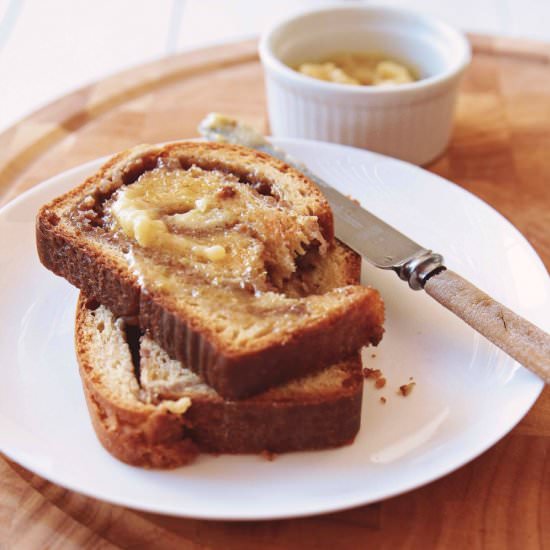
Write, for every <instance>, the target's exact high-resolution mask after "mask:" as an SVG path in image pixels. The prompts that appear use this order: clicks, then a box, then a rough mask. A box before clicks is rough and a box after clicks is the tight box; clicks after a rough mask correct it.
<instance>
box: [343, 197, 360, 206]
mask: <svg viewBox="0 0 550 550" xmlns="http://www.w3.org/2000/svg"><path fill="white" fill-rule="evenodd" d="M346 196H347V198H348V199H349V200H350V201H351V202H354V203H355V204H356V205H357V206H361V203H360V202H359V201H358V200H357V199H356V198H355V197H352V196H351V195H346Z"/></svg>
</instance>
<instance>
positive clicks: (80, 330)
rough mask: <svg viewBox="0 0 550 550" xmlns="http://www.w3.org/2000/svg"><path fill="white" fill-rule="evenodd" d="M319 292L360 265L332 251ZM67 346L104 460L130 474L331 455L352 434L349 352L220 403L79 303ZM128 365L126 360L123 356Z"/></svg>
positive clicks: (128, 331)
mask: <svg viewBox="0 0 550 550" xmlns="http://www.w3.org/2000/svg"><path fill="white" fill-rule="evenodd" d="M332 260H333V261H332V263H331V265H330V269H328V268H327V269H326V270H325V271H324V272H323V273H322V274H320V273H315V272H310V274H311V276H315V281H312V282H311V283H310V284H314V285H320V286H321V287H323V288H326V287H327V286H329V284H332V285H335V284H338V283H342V284H343V283H353V282H356V281H358V279H359V270H360V260H359V258H358V257H357V255H355V254H354V253H353V252H351V251H350V250H348V249H346V248H345V247H344V246H342V245H339V244H338V245H337V246H336V247H335V251H334V252H333V253H332ZM75 342H76V350H77V357H78V362H79V365H80V374H81V377H82V382H83V386H84V390H85V395H86V400H87V403H88V408H89V411H90V415H91V418H92V423H93V425H94V428H95V431H96V433H97V435H98V437H99V439H100V441H101V443H102V444H103V446H104V447H105V448H106V449H107V450H108V451H109V452H111V453H112V454H113V455H114V456H116V457H117V458H119V459H120V460H123V461H124V462H127V463H129V464H134V465H138V466H146V467H158V468H167V467H175V466H179V465H182V464H186V463H188V462H190V461H191V460H193V458H194V457H195V456H196V454H197V453H198V452H201V451H203V452H214V453H259V452H262V451H269V452H276V453H280V452H287V451H299V450H310V449H324V448H329V447H336V446H340V445H343V444H346V443H349V442H351V441H352V440H353V438H354V437H355V435H356V434H357V431H358V430H359V426H360V417H361V400H362V387H363V376H362V372H361V360H360V357H359V354H358V353H356V354H355V355H353V356H352V357H350V358H348V359H347V360H345V361H340V362H337V363H336V364H333V365H331V366H330V367H328V368H326V369H324V370H322V371H321V372H318V373H315V374H310V375H308V376H306V377H303V378H301V379H299V380H295V381H292V382H288V383H286V384H285V385H283V386H279V387H277V388H272V389H270V390H268V391H266V392H264V393H262V394H260V395H256V396H254V397H250V398H248V399H243V400H239V401H231V400H226V399H224V398H223V397H221V396H220V395H219V394H218V393H217V392H216V391H215V390H214V389H212V388H211V387H209V386H208V385H206V384H205V383H204V382H203V381H202V380H201V379H200V378H199V377H198V376H197V375H196V374H195V373H193V372H192V371H191V370H189V369H187V368H185V367H184V366H183V365H182V363H180V362H179V361H176V360H173V359H170V358H169V356H168V355H167V354H166V352H165V351H164V350H163V349H162V348H161V347H160V346H159V345H158V344H157V343H156V342H154V341H153V340H152V339H151V337H150V336H149V335H147V334H145V335H142V336H141V337H140V336H139V334H136V329H135V328H133V327H129V326H127V325H126V323H125V322H124V320H122V319H120V318H119V319H117V318H116V317H115V316H114V315H113V314H112V313H111V312H110V311H109V310H108V309H107V308H105V307H104V306H99V307H98V306H97V304H96V305H95V306H94V305H93V304H90V301H87V300H86V298H85V297H84V295H83V294H81V295H80V298H79V302H78V307H77V316H76V331H75ZM132 356H133V357H132Z"/></svg>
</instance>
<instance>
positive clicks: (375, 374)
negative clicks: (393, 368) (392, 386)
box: [363, 367, 382, 380]
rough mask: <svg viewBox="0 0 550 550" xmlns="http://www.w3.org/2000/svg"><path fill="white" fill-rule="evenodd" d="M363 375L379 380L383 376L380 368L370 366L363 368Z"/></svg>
mask: <svg viewBox="0 0 550 550" xmlns="http://www.w3.org/2000/svg"><path fill="white" fill-rule="evenodd" d="M363 376H364V377H365V378H374V379H375V380H377V379H378V378H381V377H382V371H381V370H380V369H369V368H368V367H365V368H364V369H363Z"/></svg>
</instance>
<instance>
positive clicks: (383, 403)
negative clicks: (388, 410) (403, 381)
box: [380, 396, 387, 405]
mask: <svg viewBox="0 0 550 550" xmlns="http://www.w3.org/2000/svg"><path fill="white" fill-rule="evenodd" d="M386 401H387V399H386V398H385V397H384V396H382V397H381V398H380V403H382V405H385V404H386Z"/></svg>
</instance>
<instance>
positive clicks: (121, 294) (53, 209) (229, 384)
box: [36, 142, 384, 399]
mask: <svg viewBox="0 0 550 550" xmlns="http://www.w3.org/2000/svg"><path fill="white" fill-rule="evenodd" d="M170 156H174V157H177V158H179V159H180V161H182V162H184V163H187V164H189V165H191V164H195V165H197V166H200V167H205V168H208V169H214V168H215V169H221V170H226V171H231V172H232V173H237V174H239V175H241V176H243V177H245V178H248V179H249V180H251V181H252V180H253V178H256V179H258V176H257V175H254V174H253V173H252V172H251V171H250V169H249V168H250V166H251V165H253V166H258V165H262V166H265V167H269V169H270V170H274V171H276V172H277V173H278V174H280V176H281V177H283V176H284V177H286V178H292V180H293V181H295V182H296V185H302V186H304V187H305V188H306V189H307V190H308V193H311V194H312V196H313V202H314V203H315V205H316V208H315V212H314V213H315V215H317V217H318V219H319V224H320V227H321V231H322V234H323V236H324V237H325V238H326V239H327V240H328V241H329V242H330V241H332V239H333V220H332V214H331V211H330V208H329V206H328V203H327V202H326V200H325V199H324V197H323V196H322V194H321V193H320V191H319V190H318V189H317V188H316V187H315V186H314V184H313V183H312V182H310V181H309V180H308V179H307V178H305V176H303V175H302V174H300V173H299V172H297V171H296V170H294V169H293V168H291V167H290V166H287V165H286V164H284V163H282V162H281V161H279V160H276V159H274V158H272V157H270V156H268V155H265V154H263V153H259V152H257V151H252V150H249V149H246V148H242V147H239V146H233V145H221V144H212V143H192V142H184V143H173V144H169V145H166V146H163V147H148V148H141V149H137V150H130V151H127V152H124V153H121V154H119V155H117V156H115V157H114V158H113V159H111V160H110V161H108V162H107V163H106V164H105V165H104V166H103V167H102V168H101V170H100V171H99V172H98V173H97V174H95V175H94V176H92V177H91V178H89V179H88V180H87V181H86V182H84V183H83V184H82V185H81V186H79V187H77V188H76V189H74V190H72V191H71V192H69V193H67V194H66V195H64V196H62V197H59V198H57V199H55V200H54V201H52V202H51V203H50V204H48V205H46V206H44V207H43V208H42V209H41V210H40V212H39V214H38V217H37V226H36V242H37V249H38V254H39V257H40V260H41V261H42V263H43V264H44V265H45V266H46V267H47V268H49V269H50V270H52V271H53V272H54V273H56V274H58V275H60V276H63V277H65V278H66V279H67V280H68V281H69V282H71V283H72V284H73V285H75V286H77V287H78V288H79V289H81V290H82V291H83V292H84V293H85V294H86V295H87V296H89V297H90V298H93V299H95V300H97V301H98V302H99V303H101V304H103V305H105V306H106V307H108V308H109V309H110V310H111V311H112V312H113V313H114V314H115V315H116V316H119V317H125V318H128V319H131V318H133V319H135V320H136V321H137V322H138V323H139V325H140V327H141V328H142V329H143V330H147V331H149V332H150V333H151V334H152V336H153V338H155V340H157V341H158V342H159V344H160V345H161V346H162V347H164V349H166V351H167V352H168V353H169V354H170V355H171V356H172V357H174V358H176V359H178V360H181V361H183V362H184V363H185V364H186V365H189V367H190V368H191V369H192V370H194V371H195V372H197V373H199V374H200V375H201V376H202V377H203V378H204V379H205V381H206V382H207V383H208V384H209V385H211V386H212V387H214V388H215V389H216V390H217V391H218V393H220V394H221V395H223V396H224V397H226V398H229V399H242V398H246V397H249V396H251V395H254V394H257V393H259V392H261V391H264V390H266V389H268V388H270V387H273V386H274V385H277V384H280V383H283V382H286V381H288V380H292V379H295V378H299V377H301V376H303V375H305V374H308V373H311V372H314V371H315V370H318V369H321V368H324V367H326V366H327V365H329V364H331V363H333V362H334V361H337V360H339V359H340V358H342V357H347V356H350V355H351V354H353V353H355V352H356V351H357V349H359V348H360V347H361V346H362V345H365V344H368V343H371V344H374V345H376V344H377V343H378V342H379V340H380V339H381V337H382V333H383V329H382V323H383V317H384V311H383V304H382V301H381V299H380V296H379V294H378V292H377V291H375V290H374V289H370V288H364V287H357V286H355V287H353V286H350V287H348V288H346V289H343V290H342V292H343V296H347V298H346V299H347V300H348V302H347V306H345V307H344V306H343V307H341V308H340V309H339V310H337V311H334V312H333V313H332V314H331V316H327V317H326V318H324V319H320V320H318V321H316V322H315V323H312V324H310V326H308V327H307V328H306V329H302V330H298V331H295V332H294V333H293V334H291V335H290V337H287V338H285V339H279V340H277V339H273V341H271V342H269V344H268V345H264V346H263V347H259V348H256V349H252V350H235V349H229V348H228V347H227V345H226V343H224V342H223V341H220V339H219V336H218V335H217V334H215V333H213V332H212V331H211V330H210V327H209V326H208V324H207V323H206V322H205V321H204V320H203V319H197V318H189V317H188V316H185V315H183V314H182V312H181V311H180V310H175V309H174V308H173V307H172V306H171V304H170V303H169V302H168V301H167V300H166V296H165V295H162V294H158V293H157V294H155V293H154V292H143V291H142V289H141V287H140V284H139V282H138V279H137V275H136V274H135V273H132V271H131V270H130V269H129V268H128V265H127V264H126V263H125V261H123V260H122V259H121V258H116V257H113V256H111V255H108V254H105V253H104V251H103V250H102V249H101V248H100V247H98V246H97V245H96V244H95V243H94V241H93V239H90V238H87V237H86V236H85V235H83V234H82V232H78V231H69V230H68V229H67V226H66V225H63V224H60V223H59V221H60V218H61V216H62V215H63V209H64V208H65V209H66V208H67V205H73V206H74V205H76V204H77V203H78V202H79V201H80V200H81V199H82V198H83V197H85V196H86V195H87V194H90V193H92V194H94V196H95V195H101V194H102V193H103V194H105V195H108V194H109V193H111V194H112V193H113V192H114V190H116V188H117V187H119V186H120V185H124V184H130V183H131V182H132V181H134V180H135V179H137V177H139V175H140V174H141V173H143V171H145V170H148V169H151V168H152V167H154V166H155V165H156V163H157V160H158V158H159V157H162V158H165V157H166V158H167V157H170ZM181 159H184V160H181ZM123 166H124V167H125V168H124V169H123V168H121V167H123ZM346 293H347V294H346Z"/></svg>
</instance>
